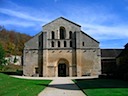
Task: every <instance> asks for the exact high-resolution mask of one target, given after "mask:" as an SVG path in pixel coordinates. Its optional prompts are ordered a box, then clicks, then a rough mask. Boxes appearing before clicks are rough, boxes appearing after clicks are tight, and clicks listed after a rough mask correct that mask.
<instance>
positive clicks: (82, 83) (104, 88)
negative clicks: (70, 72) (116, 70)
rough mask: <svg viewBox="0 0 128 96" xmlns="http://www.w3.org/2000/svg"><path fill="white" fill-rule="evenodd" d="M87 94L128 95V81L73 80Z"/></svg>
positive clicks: (95, 95)
mask: <svg viewBox="0 0 128 96" xmlns="http://www.w3.org/2000/svg"><path fill="white" fill-rule="evenodd" d="M73 81H74V82H75V83H76V84H77V85H78V86H79V87H80V88H81V89H82V90H83V91H84V93H85V94H86V95H87V96H128V82H125V81H121V80H110V79H90V80H73Z"/></svg>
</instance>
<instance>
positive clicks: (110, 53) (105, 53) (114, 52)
mask: <svg viewBox="0 0 128 96" xmlns="http://www.w3.org/2000/svg"><path fill="white" fill-rule="evenodd" d="M122 50H123V49H101V57H117V56H118V55H119V54H120V53H121V52H122Z"/></svg>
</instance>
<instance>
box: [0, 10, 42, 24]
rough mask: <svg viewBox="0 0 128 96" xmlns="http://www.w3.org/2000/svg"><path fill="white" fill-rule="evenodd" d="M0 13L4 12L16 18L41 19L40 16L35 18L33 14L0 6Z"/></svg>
mask: <svg viewBox="0 0 128 96" xmlns="http://www.w3.org/2000/svg"><path fill="white" fill-rule="evenodd" d="M0 13H3V14H6V15H9V16H14V17H17V18H22V19H26V20H32V21H39V22H42V21H43V20H42V18H36V17H34V16H31V15H29V14H26V13H23V12H19V11H14V10H10V9H5V8H0Z"/></svg>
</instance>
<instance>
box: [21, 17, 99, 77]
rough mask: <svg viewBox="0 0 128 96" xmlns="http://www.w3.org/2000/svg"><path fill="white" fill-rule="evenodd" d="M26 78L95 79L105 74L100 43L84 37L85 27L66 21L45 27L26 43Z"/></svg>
mask: <svg viewBox="0 0 128 96" xmlns="http://www.w3.org/2000/svg"><path fill="white" fill-rule="evenodd" d="M23 54H24V55H23V74H24V75H25V76H41V77H66V76H70V77H72V76H87V75H89V76H94V75H99V74H100V73H101V54H100V48H99V42H98V41H96V40H95V39H93V38H92V37H90V36H89V35H87V34H86V33H84V32H83V31H82V30H81V26H80V25H78V24H76V23H74V22H72V21H70V20H67V19H65V18H63V17H60V18H57V19H56V20H54V21H52V22H50V23H48V24H46V25H44V26H43V30H42V31H41V32H40V33H39V34H37V35H36V36H34V37H33V38H32V39H30V40H29V41H28V42H26V43H25V47H24V52H23Z"/></svg>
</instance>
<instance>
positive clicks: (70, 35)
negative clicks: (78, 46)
mask: <svg viewBox="0 0 128 96" xmlns="http://www.w3.org/2000/svg"><path fill="white" fill-rule="evenodd" d="M69 39H72V31H70V32H69Z"/></svg>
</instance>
